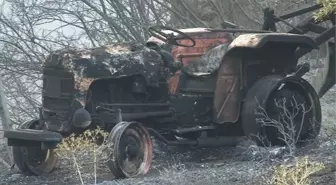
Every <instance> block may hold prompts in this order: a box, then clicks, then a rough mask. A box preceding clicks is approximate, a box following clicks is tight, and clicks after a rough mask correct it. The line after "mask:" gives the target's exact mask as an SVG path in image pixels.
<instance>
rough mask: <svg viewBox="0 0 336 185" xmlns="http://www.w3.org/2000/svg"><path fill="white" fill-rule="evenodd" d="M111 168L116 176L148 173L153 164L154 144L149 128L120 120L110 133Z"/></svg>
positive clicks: (109, 165) (133, 175)
mask: <svg viewBox="0 0 336 185" xmlns="http://www.w3.org/2000/svg"><path fill="white" fill-rule="evenodd" d="M108 144H109V147H110V149H111V150H109V151H111V152H110V154H109V161H108V163H107V165H108V167H109V169H110V170H111V172H112V174H113V175H114V177H115V178H125V177H127V178H129V177H136V176H139V175H144V174H146V173H147V172H148V171H149V169H150V166H151V162H152V153H153V144H152V140H151V137H150V134H149V133H148V131H147V129H146V128H145V127H144V126H143V125H142V124H141V123H138V122H120V123H118V124H117V125H115V126H114V127H113V129H112V131H111V133H110V135H109V138H108Z"/></svg>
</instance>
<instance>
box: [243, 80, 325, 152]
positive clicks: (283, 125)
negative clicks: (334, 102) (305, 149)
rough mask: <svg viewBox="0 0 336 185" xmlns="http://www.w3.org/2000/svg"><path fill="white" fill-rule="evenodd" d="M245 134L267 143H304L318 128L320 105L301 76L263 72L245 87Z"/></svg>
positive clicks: (310, 138) (312, 137)
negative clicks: (251, 84)
mask: <svg viewBox="0 0 336 185" xmlns="http://www.w3.org/2000/svg"><path fill="white" fill-rule="evenodd" d="M242 126H243V130H244V133H245V135H246V136H248V137H250V138H251V139H253V140H254V141H256V142H257V143H258V145H264V146H265V145H266V146H274V145H278V146H284V145H288V144H295V145H296V144H304V143H306V142H308V141H311V140H314V139H315V138H316V137H317V136H318V135H319V132H320V128H321V106H320V101H319V98H318V96H317V93H316V92H315V90H314V88H313V87H312V86H311V85H310V84H309V83H308V82H307V81H305V80H304V79H302V78H299V77H296V76H290V77H286V78H283V77H281V76H275V75H274V76H273V75H272V76H266V77H264V78H261V79H260V80H258V81H257V82H256V83H255V84H254V85H253V86H252V88H251V89H250V90H249V91H248V93H247V95H246V98H245V100H244V104H243V109H242Z"/></svg>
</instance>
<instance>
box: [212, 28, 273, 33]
mask: <svg viewBox="0 0 336 185" xmlns="http://www.w3.org/2000/svg"><path fill="white" fill-rule="evenodd" d="M207 30H209V31H211V32H230V33H237V32H240V33H273V31H268V30H247V29H207Z"/></svg>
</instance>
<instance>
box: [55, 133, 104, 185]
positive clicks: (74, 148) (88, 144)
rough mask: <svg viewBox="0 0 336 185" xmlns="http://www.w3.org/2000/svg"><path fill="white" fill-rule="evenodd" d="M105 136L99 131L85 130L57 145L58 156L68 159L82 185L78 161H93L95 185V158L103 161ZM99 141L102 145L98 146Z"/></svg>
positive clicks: (82, 180)
mask: <svg viewBox="0 0 336 185" xmlns="http://www.w3.org/2000/svg"><path fill="white" fill-rule="evenodd" d="M107 136H108V133H106V132H105V131H103V130H101V129H95V130H86V131H85V132H83V133H82V134H79V135H75V134H72V135H70V136H69V137H67V138H64V139H63V141H62V143H61V144H59V146H58V148H57V149H56V152H57V154H58V155H60V156H62V157H63V158H67V157H68V159H70V161H72V163H73V165H74V168H75V170H76V173H77V175H78V178H79V180H80V181H81V184H82V185H84V184H85V183H84V179H83V174H82V165H81V163H80V161H87V160H83V159H82V157H85V156H89V157H92V158H91V161H93V175H94V182H95V184H97V163H98V160H97V158H99V160H102V159H104V157H103V152H104V151H105V150H104V149H105V147H106V145H105V144H106V142H105V141H106V138H107ZM99 141H100V142H101V143H102V144H98V142H99ZM85 154H86V155H85Z"/></svg>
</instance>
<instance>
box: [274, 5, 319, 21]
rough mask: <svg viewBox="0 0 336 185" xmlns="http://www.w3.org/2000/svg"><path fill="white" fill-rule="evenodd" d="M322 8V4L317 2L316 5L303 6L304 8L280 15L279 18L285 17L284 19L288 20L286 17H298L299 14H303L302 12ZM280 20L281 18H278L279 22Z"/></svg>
mask: <svg viewBox="0 0 336 185" xmlns="http://www.w3.org/2000/svg"><path fill="white" fill-rule="evenodd" d="M320 8H322V6H321V5H320V4H316V5H314V6H311V7H307V8H303V9H301V10H297V11H295V12H291V13H288V14H285V15H281V16H279V18H280V19H283V20H286V19H289V18H293V17H296V16H298V15H302V14H305V13H308V12H311V11H315V10H318V9H320ZM279 21H280V20H277V22H279Z"/></svg>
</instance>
